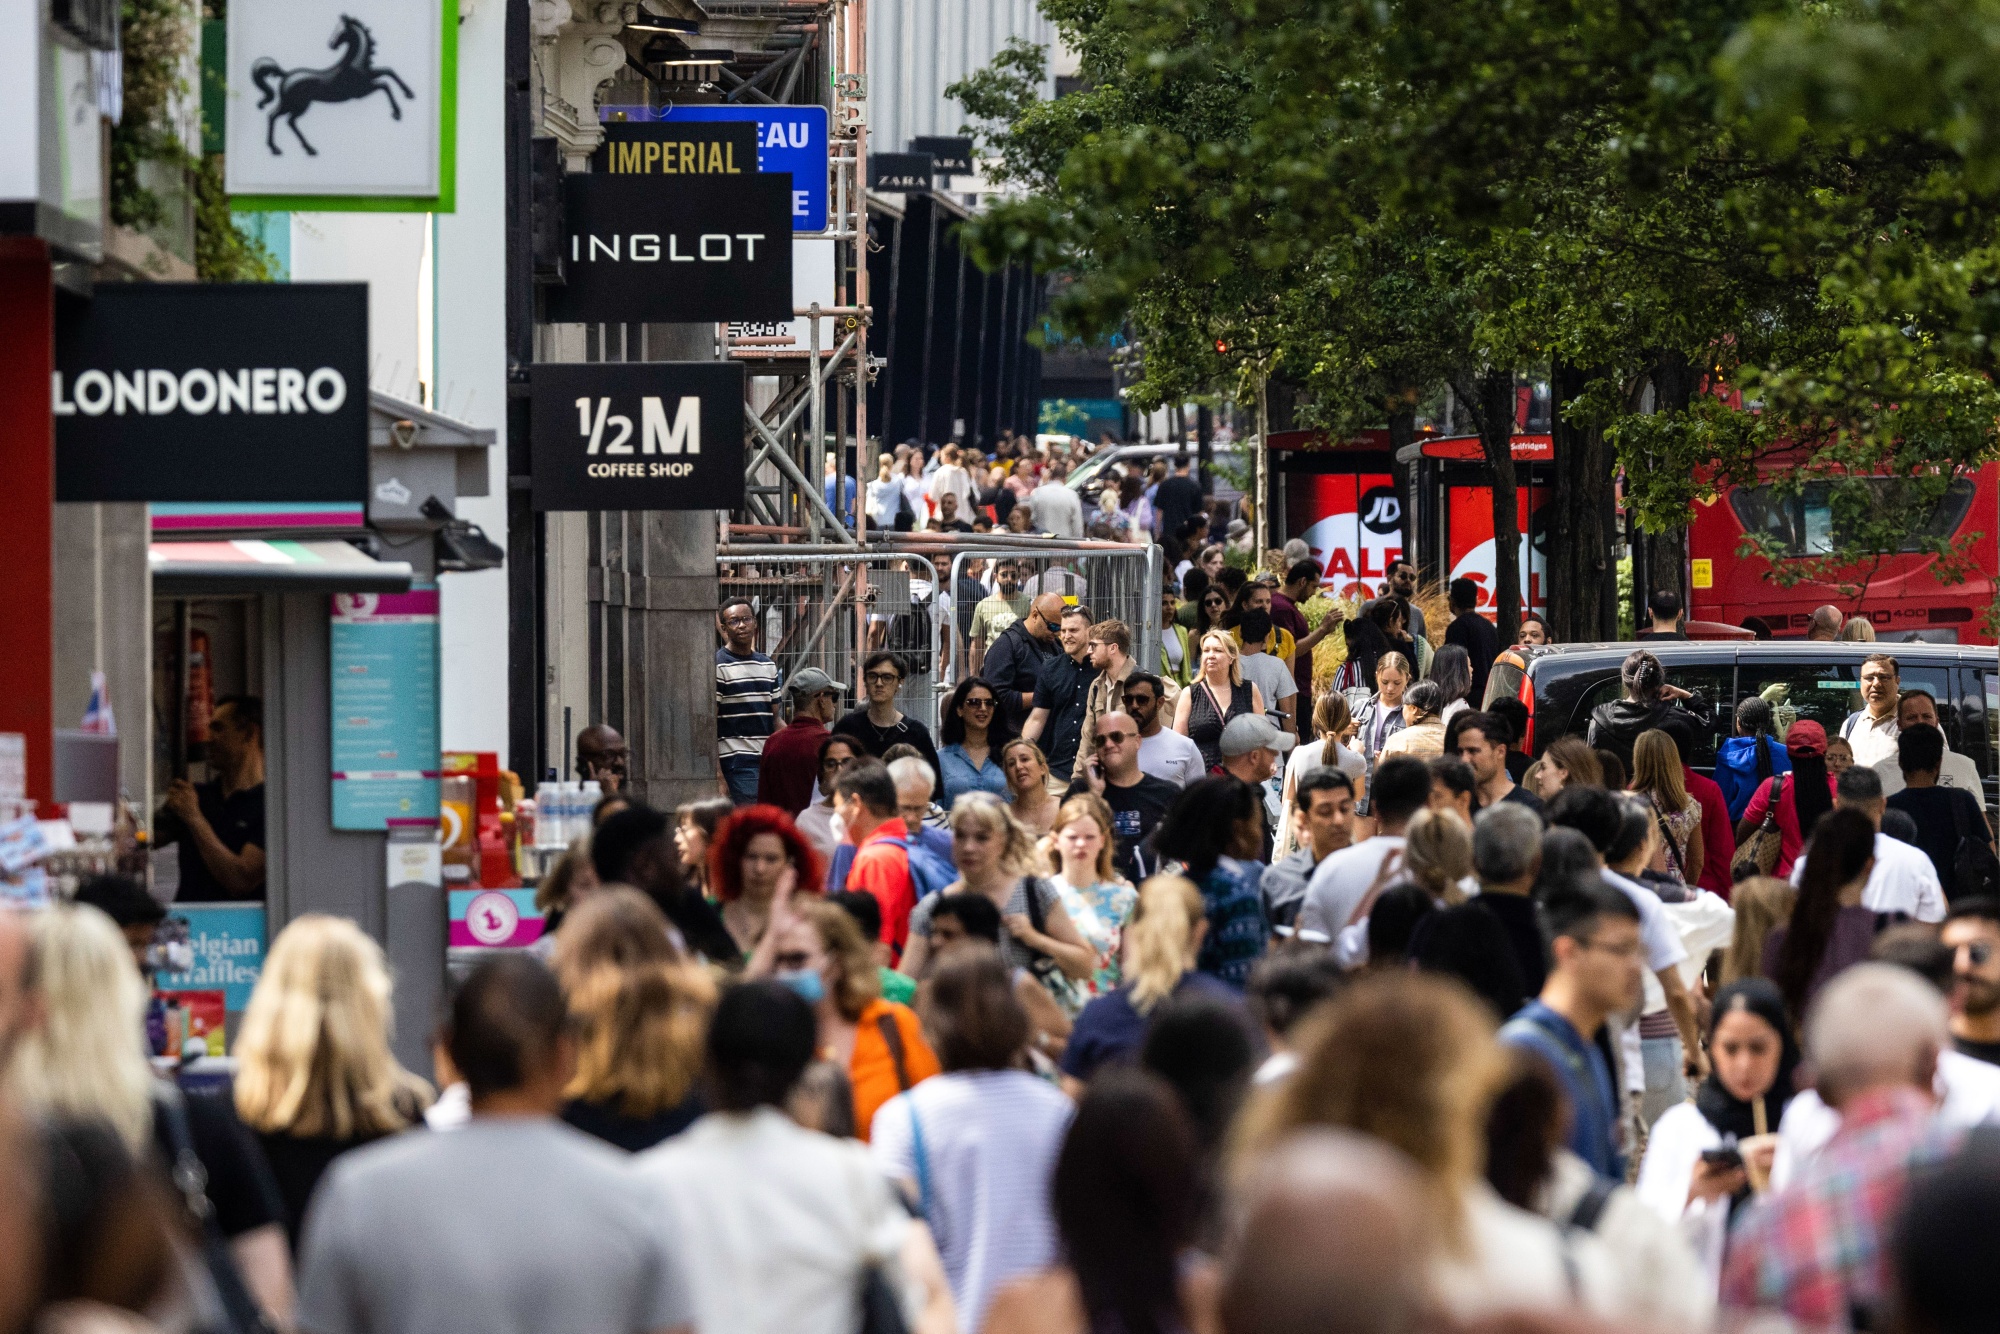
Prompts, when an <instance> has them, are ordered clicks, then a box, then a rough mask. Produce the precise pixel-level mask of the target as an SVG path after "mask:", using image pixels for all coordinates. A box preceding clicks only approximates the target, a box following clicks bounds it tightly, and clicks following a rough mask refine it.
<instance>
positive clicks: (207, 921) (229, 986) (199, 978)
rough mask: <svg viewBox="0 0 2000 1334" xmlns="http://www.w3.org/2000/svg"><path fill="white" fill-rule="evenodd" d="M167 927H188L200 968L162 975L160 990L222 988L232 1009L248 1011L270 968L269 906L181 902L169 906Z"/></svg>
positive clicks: (178, 934) (176, 931)
mask: <svg viewBox="0 0 2000 1334" xmlns="http://www.w3.org/2000/svg"><path fill="white" fill-rule="evenodd" d="M166 929H167V931H168V932H169V933H170V934H171V935H173V936H174V937H176V938H180V937H181V933H182V932H183V931H185V933H186V935H185V939H186V941H187V943H188V946H189V948H190V950H191V951H192V952H193V955H194V967H192V968H190V969H188V970H187V971H186V972H184V973H160V974H158V975H157V976H156V978H155V980H154V989H155V990H157V991H162V992H182V991H219V992H221V993H222V1004H223V1008H224V1009H225V1010H226V1011H227V1012H228V1013H230V1014H240V1013H242V1011H243V1007H244V1006H246V1005H248V1004H249V1003H250V992H251V989H252V988H254V987H255V986H256V985H257V979H258V977H259V976H261V975H262V973H263V971H264V933H265V917H264V905H263V904H261V903H176V904H174V905H173V906H172V908H171V909H170V910H169V915H168V918H167V923H166ZM218 1054H219V1053H218Z"/></svg>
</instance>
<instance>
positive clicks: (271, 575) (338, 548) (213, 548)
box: [148, 538, 412, 597]
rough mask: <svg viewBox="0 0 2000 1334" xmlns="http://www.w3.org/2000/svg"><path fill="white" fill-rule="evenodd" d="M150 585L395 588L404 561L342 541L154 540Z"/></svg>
mask: <svg viewBox="0 0 2000 1334" xmlns="http://www.w3.org/2000/svg"><path fill="white" fill-rule="evenodd" d="M148 563H149V564H150V565H151V566H152V570H153V591H154V592H155V593H156V594H161V595H165V596H168V597H201V596H208V595H213V594H217V593H401V592H405V591H407V590H408V589H409V587H410V580H411V578H412V573H411V570H410V567H409V565H408V564H407V563H406V562H404V561H399V560H398V561H386V560H376V559H374V558H373V557H371V556H369V555H367V554H366V553H364V552H362V551H360V550H358V549H356V548H355V547H352V546H350V545H348V544H347V543H346V542H284V541H277V542H267V541H264V540H262V539H258V538H236V539H233V540H230V541H222V542H155V543H153V544H152V547H151V550H150V551H149V553H148Z"/></svg>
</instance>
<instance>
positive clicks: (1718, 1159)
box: [1701, 1144, 1743, 1168]
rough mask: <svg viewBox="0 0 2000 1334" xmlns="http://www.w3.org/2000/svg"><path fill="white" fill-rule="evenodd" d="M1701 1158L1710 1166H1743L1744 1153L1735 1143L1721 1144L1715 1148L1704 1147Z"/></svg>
mask: <svg viewBox="0 0 2000 1334" xmlns="http://www.w3.org/2000/svg"><path fill="white" fill-rule="evenodd" d="M1701 1160H1702V1161H1703V1162H1704V1163H1707V1164H1708V1165H1709V1166H1710V1167H1716V1168H1732V1167H1741V1166H1743V1153H1742V1150H1740V1149H1738V1148H1737V1147H1736V1146H1735V1145H1734V1144H1721V1145H1717V1146H1716V1147H1715V1148H1713V1149H1703V1150H1702V1151H1701Z"/></svg>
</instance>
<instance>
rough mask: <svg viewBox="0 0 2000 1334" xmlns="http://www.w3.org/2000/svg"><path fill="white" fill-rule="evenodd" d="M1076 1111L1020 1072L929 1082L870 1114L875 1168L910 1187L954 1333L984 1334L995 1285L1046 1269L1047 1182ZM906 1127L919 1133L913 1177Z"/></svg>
mask: <svg viewBox="0 0 2000 1334" xmlns="http://www.w3.org/2000/svg"><path fill="white" fill-rule="evenodd" d="M1075 1110H1076V1108H1075V1105H1074V1104H1073V1103H1071V1102H1070V1100H1069V1099H1068V1098H1067V1097H1065V1096H1063V1093H1062V1092H1061V1090H1059V1089H1057V1088H1056V1087H1055V1085H1053V1084H1050V1083H1049V1082H1047V1081H1046V1080H1043V1079H1038V1078H1036V1077H1035V1076H1034V1075H1031V1074H1028V1073H1026V1072H1025V1071H1020V1070H967V1071H959V1072H957V1073H953V1074H944V1075H934V1076H932V1077H931V1078H929V1079H926V1080H925V1081H923V1082H922V1083H921V1084H918V1085H917V1086H916V1087H915V1088H913V1089H911V1090H910V1091H909V1092H907V1093H899V1094H897V1095H896V1096H895V1097H893V1098H891V1099H889V1101H888V1102H886V1103H884V1104H882V1109H881V1110H880V1111H878V1112H876V1113H875V1121H874V1124H873V1126H872V1127H871V1129H870V1131H869V1134H870V1138H871V1141H872V1142H871V1145H870V1148H871V1150H872V1152H873V1155H874V1158H875V1165H876V1167H877V1168H878V1169H879V1170H880V1171H881V1172H882V1173H883V1174H884V1175H886V1176H887V1177H889V1179H890V1180H892V1181H900V1182H907V1183H910V1184H911V1185H912V1186H915V1187H917V1188H918V1194H919V1198H920V1200H921V1201H922V1204H921V1207H923V1208H924V1209H925V1210H926V1211H927V1216H928V1219H929V1222H930V1225H931V1231H932V1232H933V1233H934V1234H935V1235H936V1236H937V1239H938V1253H939V1256H940V1258H942V1259H943V1261H944V1272H945V1275H946V1276H947V1277H948V1278H949V1279H950V1280H951V1295H952V1298H953V1301H954V1302H955V1303H956V1305H957V1307H958V1327H959V1329H960V1330H961V1331H962V1334H976V1331H978V1330H979V1329H981V1328H983V1327H984V1326H985V1324H986V1308H987V1307H988V1306H989V1305H991V1304H992V1301H993V1294H994V1293H996V1292H998V1291H999V1290H1000V1288H1001V1287H1002V1286H1003V1285H1004V1284H1006V1283H1007V1282H1008V1281H1010V1280H1012V1279H1016V1278H1019V1277H1021V1276H1022V1275H1023V1274H1030V1273H1033V1272H1034V1271H1036V1270H1038V1269H1042V1268H1045V1267H1046V1266H1048V1265H1051V1264H1054V1263H1055V1261H1056V1257H1057V1254H1058V1246H1059V1244H1058V1239H1057V1236H1056V1222H1055V1217H1054V1214H1053V1213H1052V1212H1051V1209H1050V1203H1049V1182H1050V1180H1051V1179H1052V1178H1053V1177H1054V1175H1055V1166H1056V1155H1057V1154H1058V1153H1060V1152H1061V1151H1062V1142H1063V1137H1064V1136H1065V1135H1066V1134H1068V1133H1069V1122H1070V1117H1071V1116H1072V1115H1074V1114H1075ZM913 1126H920V1127H921V1134H922V1141H921V1142H922V1145H923V1155H922V1161H923V1164H924V1167H923V1170H922V1171H921V1172H920V1171H919V1168H918V1162H919V1158H918V1153H917V1143H918V1140H917V1138H916V1135H915V1134H914V1133H913ZM926 1182H927V1183H928V1186H929V1191H928V1196H927V1197H925V1196H924V1195H923V1194H922V1187H923V1186H924V1185H925V1184H926Z"/></svg>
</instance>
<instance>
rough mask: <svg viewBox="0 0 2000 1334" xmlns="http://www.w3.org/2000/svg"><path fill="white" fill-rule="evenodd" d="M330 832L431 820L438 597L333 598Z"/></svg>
mask: <svg viewBox="0 0 2000 1334" xmlns="http://www.w3.org/2000/svg"><path fill="white" fill-rule="evenodd" d="M330 639H331V643H332V659H333V664H332V665H333V675H332V691H331V693H332V705H333V708H332V712H333V827H334V828H335V829H376V830H386V829H387V828H388V822H389V821H390V820H412V819H415V820H424V819H429V820H435V819H436V818H437V816H438V779H439V777H440V775H441V772H442V767H443V759H442V755H441V745H440V741H439V736H438V591H437V589H436V588H435V587H432V588H413V589H411V590H410V591H409V592H407V593H337V594H335V595H334V597H333V626H332V634H331V636H330Z"/></svg>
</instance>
